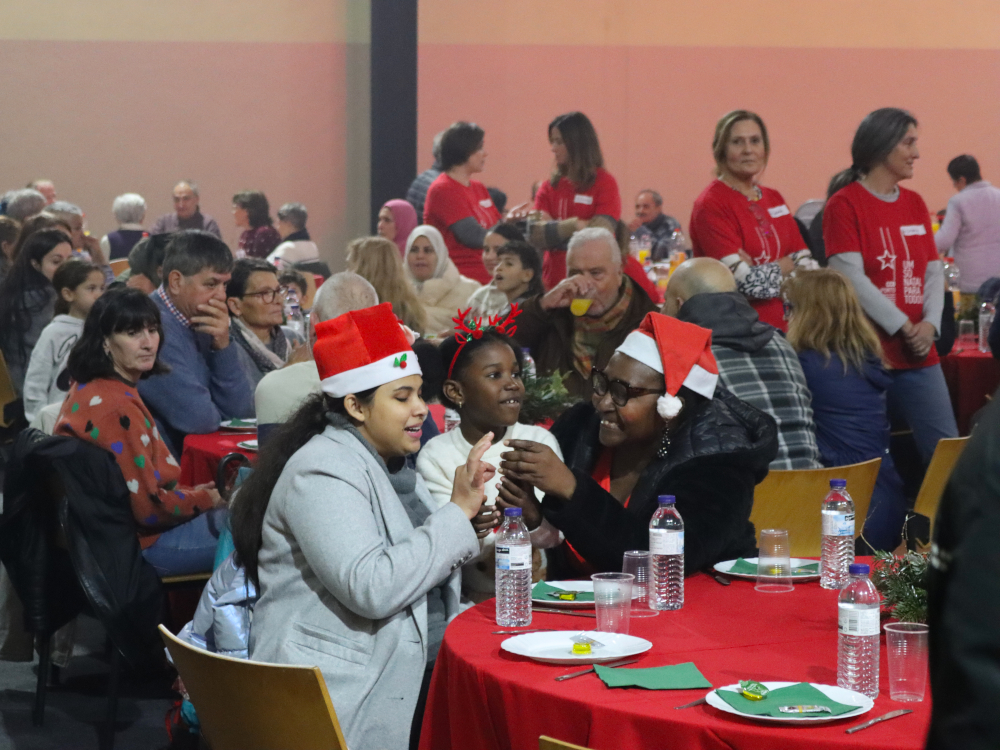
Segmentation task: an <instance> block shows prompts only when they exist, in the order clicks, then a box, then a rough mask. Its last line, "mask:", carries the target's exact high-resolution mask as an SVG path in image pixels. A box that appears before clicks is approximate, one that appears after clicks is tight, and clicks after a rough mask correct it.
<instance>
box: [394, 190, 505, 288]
mask: <svg viewBox="0 0 1000 750" xmlns="http://www.w3.org/2000/svg"><path fill="white" fill-rule="evenodd" d="M470 216H471V217H472V218H473V219H475V220H476V223H477V224H479V226H481V227H482V228H483V229H489V228H490V227H492V226H495V225H496V224H497V223H499V221H500V212H499V211H497V208H496V206H494V205H493V201H492V200H491V199H490V194H489V193H488V192H487V191H486V187H485V186H484V185H483V183H481V182H478V181H476V180H469V185H468V187H466V186H465V185H463V184H462V183H461V182H459V181H458V180H456V179H454V178H452V177H449V176H448V175H447V174H440V175H438V177H437V179H436V180H434V182H432V183H431V186H430V188H429V189H428V190H427V200H426V201H425V202H424V223H425V224H430V225H431V226H432V227H435V228H436V229H437V230H438V231H439V232H441V235H442V236H443V237H444V244H445V245H447V246H448V256H449V257H450V258H451V260H452V262H453V263H454V264H455V266H456V267H457V268H458V272H459V273H460V274H462V275H463V276H468V277H469V278H470V279H475V280H476V281H478V282H479V283H480V284H489V283H490V281H492V277H491V276H490V275H489V274H488V273H487V272H486V266H484V265H483V249H482V248H481V247H468V246H466V245H463V244H462V243H461V242H459V241H458V238H456V237H455V235H454V234H453V233H452V231H451V230H450V229H449V228H448V227H450V226H451V225H452V224H454V223H456V222H459V221H461V220H462V219H466V218H468V217H470ZM404 241H405V240H404Z"/></svg>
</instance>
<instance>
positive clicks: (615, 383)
mask: <svg viewBox="0 0 1000 750" xmlns="http://www.w3.org/2000/svg"><path fill="white" fill-rule="evenodd" d="M590 386H591V387H592V388H593V389H594V393H596V394H597V395H598V396H603V395H604V394H605V393H610V394H611V402H612V403H613V404H614V405H615V406H625V404H627V403H628V402H629V399H633V398H637V397H639V396H645V395H647V394H649V393H657V394H660V395H662V394H664V393H666V391H665V390H658V389H656V388H636V387H634V386H633V385H631V384H630V383H626V382H625V381H624V380H609V379H608V376H607V375H605V374H604V373H603V372H601V371H600V370H598V369H597V368H596V367H595V368H594V369H593V370H591V371H590Z"/></svg>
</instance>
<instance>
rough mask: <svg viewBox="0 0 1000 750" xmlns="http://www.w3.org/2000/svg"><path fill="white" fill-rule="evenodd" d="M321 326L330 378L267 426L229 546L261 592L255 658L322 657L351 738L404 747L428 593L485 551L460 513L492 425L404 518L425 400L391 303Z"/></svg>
mask: <svg viewBox="0 0 1000 750" xmlns="http://www.w3.org/2000/svg"><path fill="white" fill-rule="evenodd" d="M316 335H317V343H316V345H315V348H314V353H315V357H316V362H317V365H318V367H319V372H320V379H321V384H322V388H323V390H324V393H322V394H317V395H316V396H313V397H311V398H310V399H309V400H308V401H306V402H305V403H304V404H303V406H302V407H301V408H300V409H299V411H298V412H297V413H296V414H295V415H294V416H293V417H292V418H291V420H290V421H289V422H288V423H287V424H285V425H284V426H282V427H281V428H279V430H278V431H276V433H275V435H274V437H273V438H272V439H271V440H270V441H269V442H268V444H267V446H265V449H264V451H262V452H261V454H260V455H259V457H258V462H257V468H256V470H255V471H254V473H253V474H252V475H251V477H250V479H249V480H248V481H247V482H246V483H245V484H244V485H243V488H242V490H241V492H240V495H239V498H238V501H237V502H236V503H235V504H234V508H233V515H232V527H233V537H234V541H235V544H236V552H237V555H238V557H239V559H240V562H241V563H243V564H244V565H245V566H246V571H247V575H248V576H249V578H250V580H251V581H253V582H255V583H257V584H258V590H259V592H260V599H259V600H258V602H257V605H256V607H255V608H254V614H253V623H252V626H251V631H250V658H251V659H253V660H256V661H266V662H272V663H284V664H306V665H310V666H313V665H315V666H318V667H319V668H320V670H321V671H322V672H323V675H324V677H325V679H326V683H327V688H328V689H329V691H330V697H331V699H332V701H333V707H334V710H335V711H336V713H337V717H338V719H339V721H340V724H341V727H342V729H343V731H344V735H345V737H346V739H347V742H348V745H349V746H350V747H351V748H352V750H365V749H366V748H371V749H372V750H375V749H376V748H404V747H406V746H407V742H408V739H409V731H410V723H411V719H412V716H413V712H414V707H415V705H416V702H417V696H418V692H419V689H420V683H421V678H422V677H423V673H424V666H425V663H426V660H427V646H428V627H427V602H426V600H427V596H426V595H427V592H428V591H430V590H431V589H433V588H434V587H436V586H438V585H439V584H440V583H442V581H445V580H446V579H448V578H449V577H451V576H453V575H454V574H455V572H456V571H458V570H459V568H460V567H461V566H462V564H463V563H465V562H467V561H468V560H469V559H471V558H472V556H473V555H475V554H477V553H478V550H479V545H478V542H477V538H476V531H475V530H474V528H473V526H472V524H471V523H470V521H471V520H472V519H473V517H474V516H475V515H476V514H477V513H478V512H479V509H480V506H481V505H482V502H483V499H484V484H485V482H486V481H488V480H489V479H490V478H491V477H492V475H493V467H491V466H490V465H489V464H486V463H485V462H483V461H481V460H480V459H481V458H482V455H483V453H485V451H486V449H487V448H488V447H489V445H490V442H489V439H490V436H489V435H488V436H487V437H486V438H484V439H483V440H481V441H480V442H479V443H478V444H477V445H476V446H475V447H474V448H473V449H472V451H471V452H470V454H469V459H468V462H467V463H466V465H465V466H462V467H460V468H459V469H458V470H457V471H456V474H455V490H454V493H453V494H452V502H450V503H448V504H447V505H446V506H445V507H443V508H441V509H439V510H437V511H435V512H434V513H431V514H430V515H429V516H428V517H427V518H426V520H425V521H424V523H423V524H422V525H421V526H419V527H417V528H414V526H413V523H412V522H411V520H410V517H409V516H408V515H407V511H406V508H405V507H404V506H403V504H402V502H401V501H400V499H399V497H398V496H397V494H396V492H395V491H394V489H393V485H392V481H391V474H392V473H393V472H394V470H395V471H398V470H399V469H400V468H401V467H402V464H403V462H404V458H405V456H406V455H407V454H409V453H414V452H416V451H417V450H418V449H419V447H420V428H421V425H422V423H423V420H424V417H425V416H426V414H427V407H426V405H425V404H424V402H423V400H422V399H421V398H420V385H421V382H422V379H421V377H420V371H419V365H418V363H417V361H416V357H415V356H414V355H413V353H412V351H411V350H410V349H409V345H408V344H407V343H406V339H405V338H404V337H403V334H402V329H401V328H400V327H399V325H398V324H397V323H396V320H395V318H394V317H393V316H392V312H391V307H390V306H389V305H388V304H383V305H379V306H378V307H375V308H368V309H367V310H360V311H356V312H353V313H347V314H345V315H342V316H340V317H339V318H334V319H333V320H330V321H326V322H324V323H321V324H319V325H318V326H317V327H316ZM359 337H360V340H359ZM387 337H388V338H389V339H391V340H390V341H388V342H387V341H385V340H384V339H386V338H387ZM380 339H381V340H380ZM400 342H401V343H400ZM359 352H360V354H359ZM386 352H388V356H385V354H386ZM366 353H367V354H366ZM404 355H408V356H406V357H405V359H401V358H402V357H403V356H404ZM359 358H360V362H359ZM407 359H408V360H409V363H410V366H409V367H408V368H407V367H406V365H405V364H404V365H403V368H400V362H401V361H402V362H404V363H405V362H406V360H407ZM392 362H395V365H394V366H393V365H392V364H391V363H392ZM404 373H406V374H405V375H404ZM401 375H402V377H400V376H401ZM345 391H348V392H346V393H345ZM446 604H447V602H446ZM448 609H450V610H451V612H450V613H451V614H452V615H453V614H455V613H457V597H456V599H455V601H453V602H451V606H449V607H448ZM290 740H291V738H290ZM291 744H292V745H294V742H291Z"/></svg>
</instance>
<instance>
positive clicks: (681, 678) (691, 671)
mask: <svg viewBox="0 0 1000 750" xmlns="http://www.w3.org/2000/svg"><path fill="white" fill-rule="evenodd" d="M594 671H595V672H596V673H597V676H598V677H600V678H601V680H602V681H603V682H604V684H605V685H607V686H608V687H609V688H617V687H640V688H645V689H646V690H691V689H692V688H710V687H712V683H711V682H709V681H708V680H706V679H705V676H704V675H703V674H702V673H701V672H699V671H698V667H696V666H695V665H694V662H691V661H689V662H685V663H684V664H674V665H671V666H668V667H650V668H648V669H625V668H624V667H622V668H615V667H602V666H601V665H600V664H595V665H594Z"/></svg>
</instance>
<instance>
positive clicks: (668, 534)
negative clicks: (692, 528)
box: [649, 529, 684, 555]
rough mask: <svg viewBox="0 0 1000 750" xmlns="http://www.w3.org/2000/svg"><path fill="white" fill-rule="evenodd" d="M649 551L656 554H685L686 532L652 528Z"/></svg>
mask: <svg viewBox="0 0 1000 750" xmlns="http://www.w3.org/2000/svg"><path fill="white" fill-rule="evenodd" d="M649 551H650V553H652V554H654V555H683V554H684V532H683V531H670V530H668V529H650V530H649Z"/></svg>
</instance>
